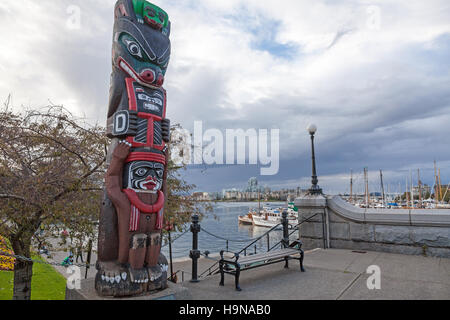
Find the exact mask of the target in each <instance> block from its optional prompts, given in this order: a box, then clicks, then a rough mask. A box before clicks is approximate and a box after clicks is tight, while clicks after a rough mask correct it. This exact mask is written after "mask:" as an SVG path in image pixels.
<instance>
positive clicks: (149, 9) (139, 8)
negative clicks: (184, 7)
mask: <svg viewBox="0 0 450 320" xmlns="http://www.w3.org/2000/svg"><path fill="white" fill-rule="evenodd" d="M133 7H134V12H135V13H136V17H137V19H138V21H139V20H140V19H141V20H142V22H143V21H145V22H146V23H147V24H149V25H150V26H152V27H153V28H155V29H158V30H161V29H165V28H167V27H168V25H169V16H168V15H167V13H166V12H165V11H164V10H163V9H161V8H160V7H158V6H156V5H154V4H152V3H150V2H148V1H145V0H133Z"/></svg>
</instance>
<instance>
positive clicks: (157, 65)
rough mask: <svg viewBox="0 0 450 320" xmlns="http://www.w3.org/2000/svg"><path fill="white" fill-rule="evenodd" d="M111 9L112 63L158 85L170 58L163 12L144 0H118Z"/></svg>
mask: <svg viewBox="0 0 450 320" xmlns="http://www.w3.org/2000/svg"><path fill="white" fill-rule="evenodd" d="M133 11H134V12H135V15H136V20H135V19H133V17H134V15H133ZM115 13H116V14H115V23H114V42H113V62H114V65H115V66H116V67H117V68H119V69H122V71H123V72H125V74H126V75H127V76H128V77H132V78H133V79H135V80H136V81H137V82H139V83H140V84H142V85H145V86H149V87H161V86H162V85H163V83H164V76H165V73H166V70H167V67H168V64H169V59H170V39H169V34H170V22H169V18H168V15H167V13H166V12H165V11H163V10H162V9H160V8H159V7H157V6H155V5H153V4H151V3H149V2H147V1H144V0H118V1H117V4H116V8H115Z"/></svg>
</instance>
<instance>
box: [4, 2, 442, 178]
mask: <svg viewBox="0 0 450 320" xmlns="http://www.w3.org/2000/svg"><path fill="white" fill-rule="evenodd" d="M72 4H73V1H69V0H63V1H53V0H52V1H51V0H42V1H39V2H36V1H32V0H23V1H20V2H19V1H15V0H3V1H2V2H1V3H0V18H1V19H0V30H2V40H3V44H4V45H3V46H2V50H1V51H0V71H1V73H2V77H1V79H0V100H1V99H6V97H7V95H8V94H9V93H12V94H13V101H14V104H15V106H16V107H20V105H21V104H24V105H26V106H28V105H29V106H41V105H44V104H47V103H48V100H51V101H52V102H54V103H63V104H65V105H66V107H68V108H69V109H71V110H72V111H74V112H75V113H77V114H86V115H87V116H88V117H89V118H90V119H91V120H92V121H99V122H100V123H104V121H105V117H106V108H107V100H108V90H109V89H108V87H109V74H110V70H111V62H110V58H111V55H110V50H111V37H112V22H113V21H112V17H113V12H112V11H113V10H112V8H113V5H114V1H112V0H92V1H83V2H77V5H79V6H80V9H81V24H80V26H81V29H80V30H69V29H68V28H67V27H66V22H67V19H68V17H69V14H68V13H67V11H66V9H67V7H68V6H69V5H72ZM157 4H158V5H160V6H161V7H163V8H164V9H165V10H166V11H167V12H168V13H169V15H170V17H171V21H172V26H173V29H172V36H171V39H172V47H173V48H172V52H173V54H172V58H171V63H170V66H169V70H168V73H167V78H166V89H167V90H168V97H169V100H168V115H169V117H170V118H171V119H172V122H174V123H176V122H180V123H181V124H182V125H183V126H185V127H187V128H192V126H193V122H194V120H203V121H204V123H205V124H206V126H207V127H209V128H210V127H216V128H219V129H222V130H224V129H225V128H236V127H242V128H243V129H247V128H257V129H258V128H280V129H281V131H280V134H281V138H282V143H281V145H280V146H281V156H282V158H283V157H284V159H292V158H295V157H297V158H298V157H307V155H308V152H309V149H308V148H309V145H308V136H307V134H306V131H305V129H304V128H305V127H306V125H307V124H308V123H309V122H316V123H317V124H318V126H319V132H318V141H319V142H320V143H321V145H319V150H320V147H322V150H324V149H326V150H327V151H326V153H325V155H324V156H323V157H324V160H327V161H332V159H338V161H343V160H342V159H347V157H350V155H351V157H352V158H353V159H356V160H358V161H367V162H369V161H379V162H382V164H380V166H382V165H383V166H391V165H392V166H399V163H401V162H408V161H412V160H410V159H413V158H414V157H418V158H420V161H426V156H428V157H433V156H438V157H440V159H441V160H449V159H450V153H449V152H450V151H448V148H447V149H445V146H448V144H447V143H446V141H444V140H443V139H442V138H440V137H441V136H439V135H441V134H442V137H443V136H445V135H447V136H448V133H449V128H448V122H447V115H448V111H449V109H448V108H449V107H450V93H449V90H448V88H449V84H450V73H449V71H450V70H449V67H448V66H449V60H448V59H449V58H448V54H449V53H450V45H449V43H450V36H449V34H450V19H449V18H450V7H449V5H448V2H447V1H444V0H434V1H426V2H425V1H419V0H415V1H408V2H399V1H383V2H380V1H365V0H360V1H352V2H345V3H343V2H339V3H338V2H330V1H325V0H323V1H314V2H311V1H298V0H295V1H294V0H290V1H283V2H282V3H280V1H275V0H265V1H257V0H249V1H243V0H233V1H231V0H229V1H213V0H202V1H181V2H180V1H170V0H166V1H162V0H161V1H159V2H157ZM372 7H375V8H376V9H377V8H378V9H379V11H377V10H375V13H377V12H378V13H379V17H377V16H375V17H374V11H373V10H368V8H372ZM374 19H375V20H374ZM374 23H375V24H374ZM282 50H286V51H287V52H288V53H289V54H288V55H283V54H282V52H281V51H282ZM442 54H444V55H445V54H447V56H446V57H444V58H443V57H441V58H440V59H436V55H438V56H439V55H442ZM418 130H420V131H421V132H422V134H421V135H414V132H417V131H418ZM431 137H436V138H435V139H434V144H430V141H432V140H433V138H431ZM424 144H425V145H424ZM379 150H383V151H384V152H385V153H386V154H387V155H386V156H385V157H384V158H383V157H382V155H380V153H379ZM399 150H401V151H399ZM417 152H420V154H417ZM333 153H334V154H336V153H337V154H338V155H337V156H336V155H335V156H334V157H332V154H333ZM340 153H342V154H340ZM389 153H392V154H394V155H395V156H394V159H390V158H389ZM400 159H402V160H400ZM356 160H355V161H356ZM348 166H349V164H348V163H346V162H342V163H341V164H340V166H339V165H336V164H334V163H328V164H326V165H325V166H324V167H325V168H324V169H325V170H326V171H327V170H329V172H328V171H327V172H328V173H330V174H337V173H338V172H342V171H345V170H347V169H348ZM361 166H362V165H361ZM333 172H334V173H333ZM449 174H450V172H449Z"/></svg>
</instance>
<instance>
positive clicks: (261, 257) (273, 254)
mask: <svg viewBox="0 0 450 320" xmlns="http://www.w3.org/2000/svg"><path fill="white" fill-rule="evenodd" d="M299 253H300V252H299V251H298V250H296V249H280V250H276V251H269V252H265V253H259V254H254V255H250V256H244V257H242V258H241V257H239V259H238V263H239V264H250V263H256V262H263V261H266V260H269V259H277V258H282V257H285V256H289V255H294V254H299Z"/></svg>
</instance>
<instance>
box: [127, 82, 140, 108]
mask: <svg viewBox="0 0 450 320" xmlns="http://www.w3.org/2000/svg"><path fill="white" fill-rule="evenodd" d="M134 82H135V81H134V79H133V78H126V79H125V83H126V85H127V93H128V99H129V107H130V110H131V111H137V102H136V95H135V94H134V88H133V83H134Z"/></svg>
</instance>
